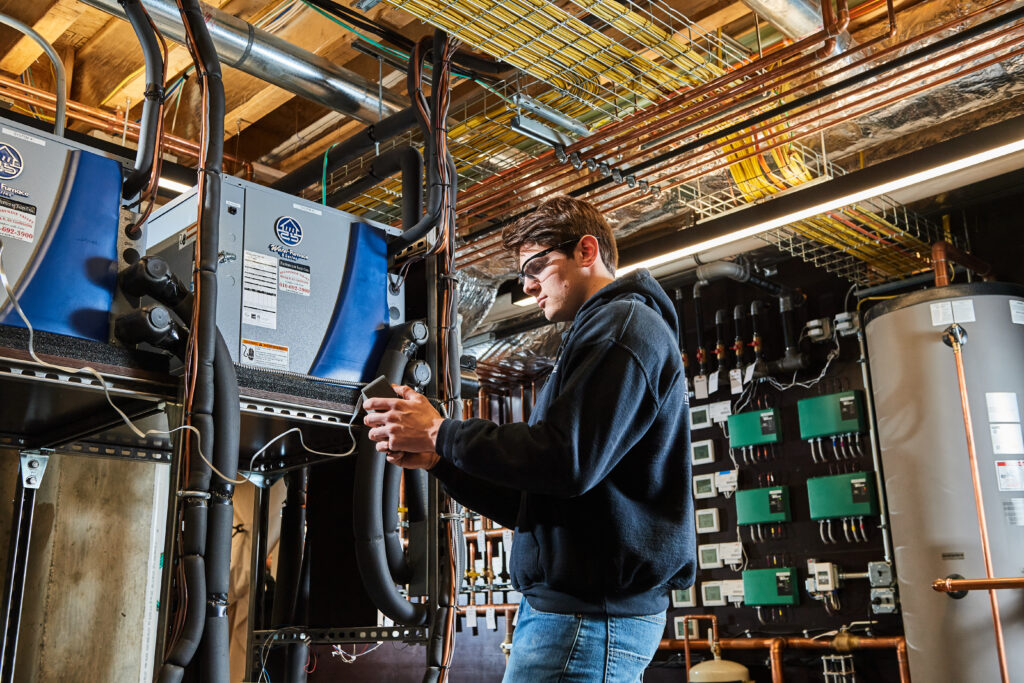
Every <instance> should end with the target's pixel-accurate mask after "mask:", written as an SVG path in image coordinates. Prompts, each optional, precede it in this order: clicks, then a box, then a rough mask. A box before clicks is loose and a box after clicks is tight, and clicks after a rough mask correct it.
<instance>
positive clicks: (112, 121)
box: [0, 76, 249, 165]
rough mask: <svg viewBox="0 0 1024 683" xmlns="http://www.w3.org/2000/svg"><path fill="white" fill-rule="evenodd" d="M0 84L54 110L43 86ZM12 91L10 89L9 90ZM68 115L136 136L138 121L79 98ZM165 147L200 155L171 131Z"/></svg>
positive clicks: (13, 95) (0, 79)
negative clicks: (93, 105)
mask: <svg viewBox="0 0 1024 683" xmlns="http://www.w3.org/2000/svg"><path fill="white" fill-rule="evenodd" d="M0 86H2V87H4V88H7V90H6V91H0V92H2V94H3V96H4V97H7V98H10V99H12V100H14V101H15V102H20V103H23V104H29V105H32V106H36V107H40V108H42V109H46V110H48V111H53V109H54V108H55V107H56V97H55V96H54V95H52V94H50V93H48V92H46V91H44V90H39V89H38V88H33V87H32V86H30V85H25V84H24V83H20V82H18V81H16V80H13V79H11V78H7V77H6V76H0ZM12 90H13V91H14V92H10V91H12ZM67 116H68V118H69V119H72V120H76V121H81V122H83V123H88V124H90V125H92V126H95V127H97V128H99V129H101V130H104V131H106V132H108V133H111V134H116V135H120V134H121V133H122V132H124V130H125V128H126V126H127V131H128V137H129V138H131V139H132V140H136V141H137V140H138V139H139V127H140V126H139V124H138V123H136V122H134V121H128V122H127V123H126V122H125V118H126V117H127V115H126V116H125V118H122V117H121V116H118V115H117V114H112V113H110V112H108V111H104V110H102V109H100V108H98V107H91V106H89V105H86V104H82V103H81V102H75V101H73V100H68V111H67ZM163 139H164V147H166V148H167V149H170V150H172V151H176V152H178V153H180V154H187V155H189V156H192V157H195V158H197V159H198V158H199V144H198V143H196V142H193V141H191V140H186V139H185V138H180V137H178V136H176V135H171V134H170V133H164V134H163ZM224 159H225V160H228V161H231V162H232V163H236V164H243V165H244V164H247V163H249V162H243V161H242V160H241V159H240V158H239V157H236V156H233V155H231V154H228V153H225V154H224Z"/></svg>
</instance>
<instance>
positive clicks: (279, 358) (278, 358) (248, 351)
mask: <svg viewBox="0 0 1024 683" xmlns="http://www.w3.org/2000/svg"><path fill="white" fill-rule="evenodd" d="M239 360H240V361H241V363H242V364H243V365H255V366H256V367H260V368H266V369H268V370H284V371H285V372H287V371H288V347H287V346H278V345H277V344H268V343H266V342H261V341H256V340H255V339H243V340H242V352H241V353H240V354H239Z"/></svg>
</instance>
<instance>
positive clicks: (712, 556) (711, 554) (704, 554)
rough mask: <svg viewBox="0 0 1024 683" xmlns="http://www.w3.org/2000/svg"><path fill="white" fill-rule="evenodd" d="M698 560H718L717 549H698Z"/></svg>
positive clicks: (707, 561) (710, 561) (707, 562)
mask: <svg viewBox="0 0 1024 683" xmlns="http://www.w3.org/2000/svg"><path fill="white" fill-rule="evenodd" d="M700 561H701V562H704V563H706V564H713V563H715V562H718V551H717V550H716V549H714V548H704V549H703V550H701V551H700Z"/></svg>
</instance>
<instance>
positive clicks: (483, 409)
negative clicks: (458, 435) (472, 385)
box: [478, 387, 491, 420]
mask: <svg viewBox="0 0 1024 683" xmlns="http://www.w3.org/2000/svg"><path fill="white" fill-rule="evenodd" d="M478 398H479V400H480V411H479V415H478V417H481V418H483V419H485V420H490V419H491V405H490V398H489V397H488V396H487V392H486V391H484V388H483V387H480V393H479V394H478Z"/></svg>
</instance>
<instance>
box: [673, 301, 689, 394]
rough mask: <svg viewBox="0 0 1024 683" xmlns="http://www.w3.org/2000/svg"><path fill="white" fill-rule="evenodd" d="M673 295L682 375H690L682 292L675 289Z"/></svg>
mask: <svg viewBox="0 0 1024 683" xmlns="http://www.w3.org/2000/svg"><path fill="white" fill-rule="evenodd" d="M674 294H675V305H676V318H677V319H678V320H679V328H678V330H679V332H678V334H677V336H676V341H677V342H678V344H679V354H680V355H681V356H682V358H683V373H684V374H685V375H687V376H689V374H690V359H689V358H688V357H687V355H686V324H685V323H686V317H685V316H684V315H683V290H682V289H681V288H677V289H676V290H675V292H674Z"/></svg>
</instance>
